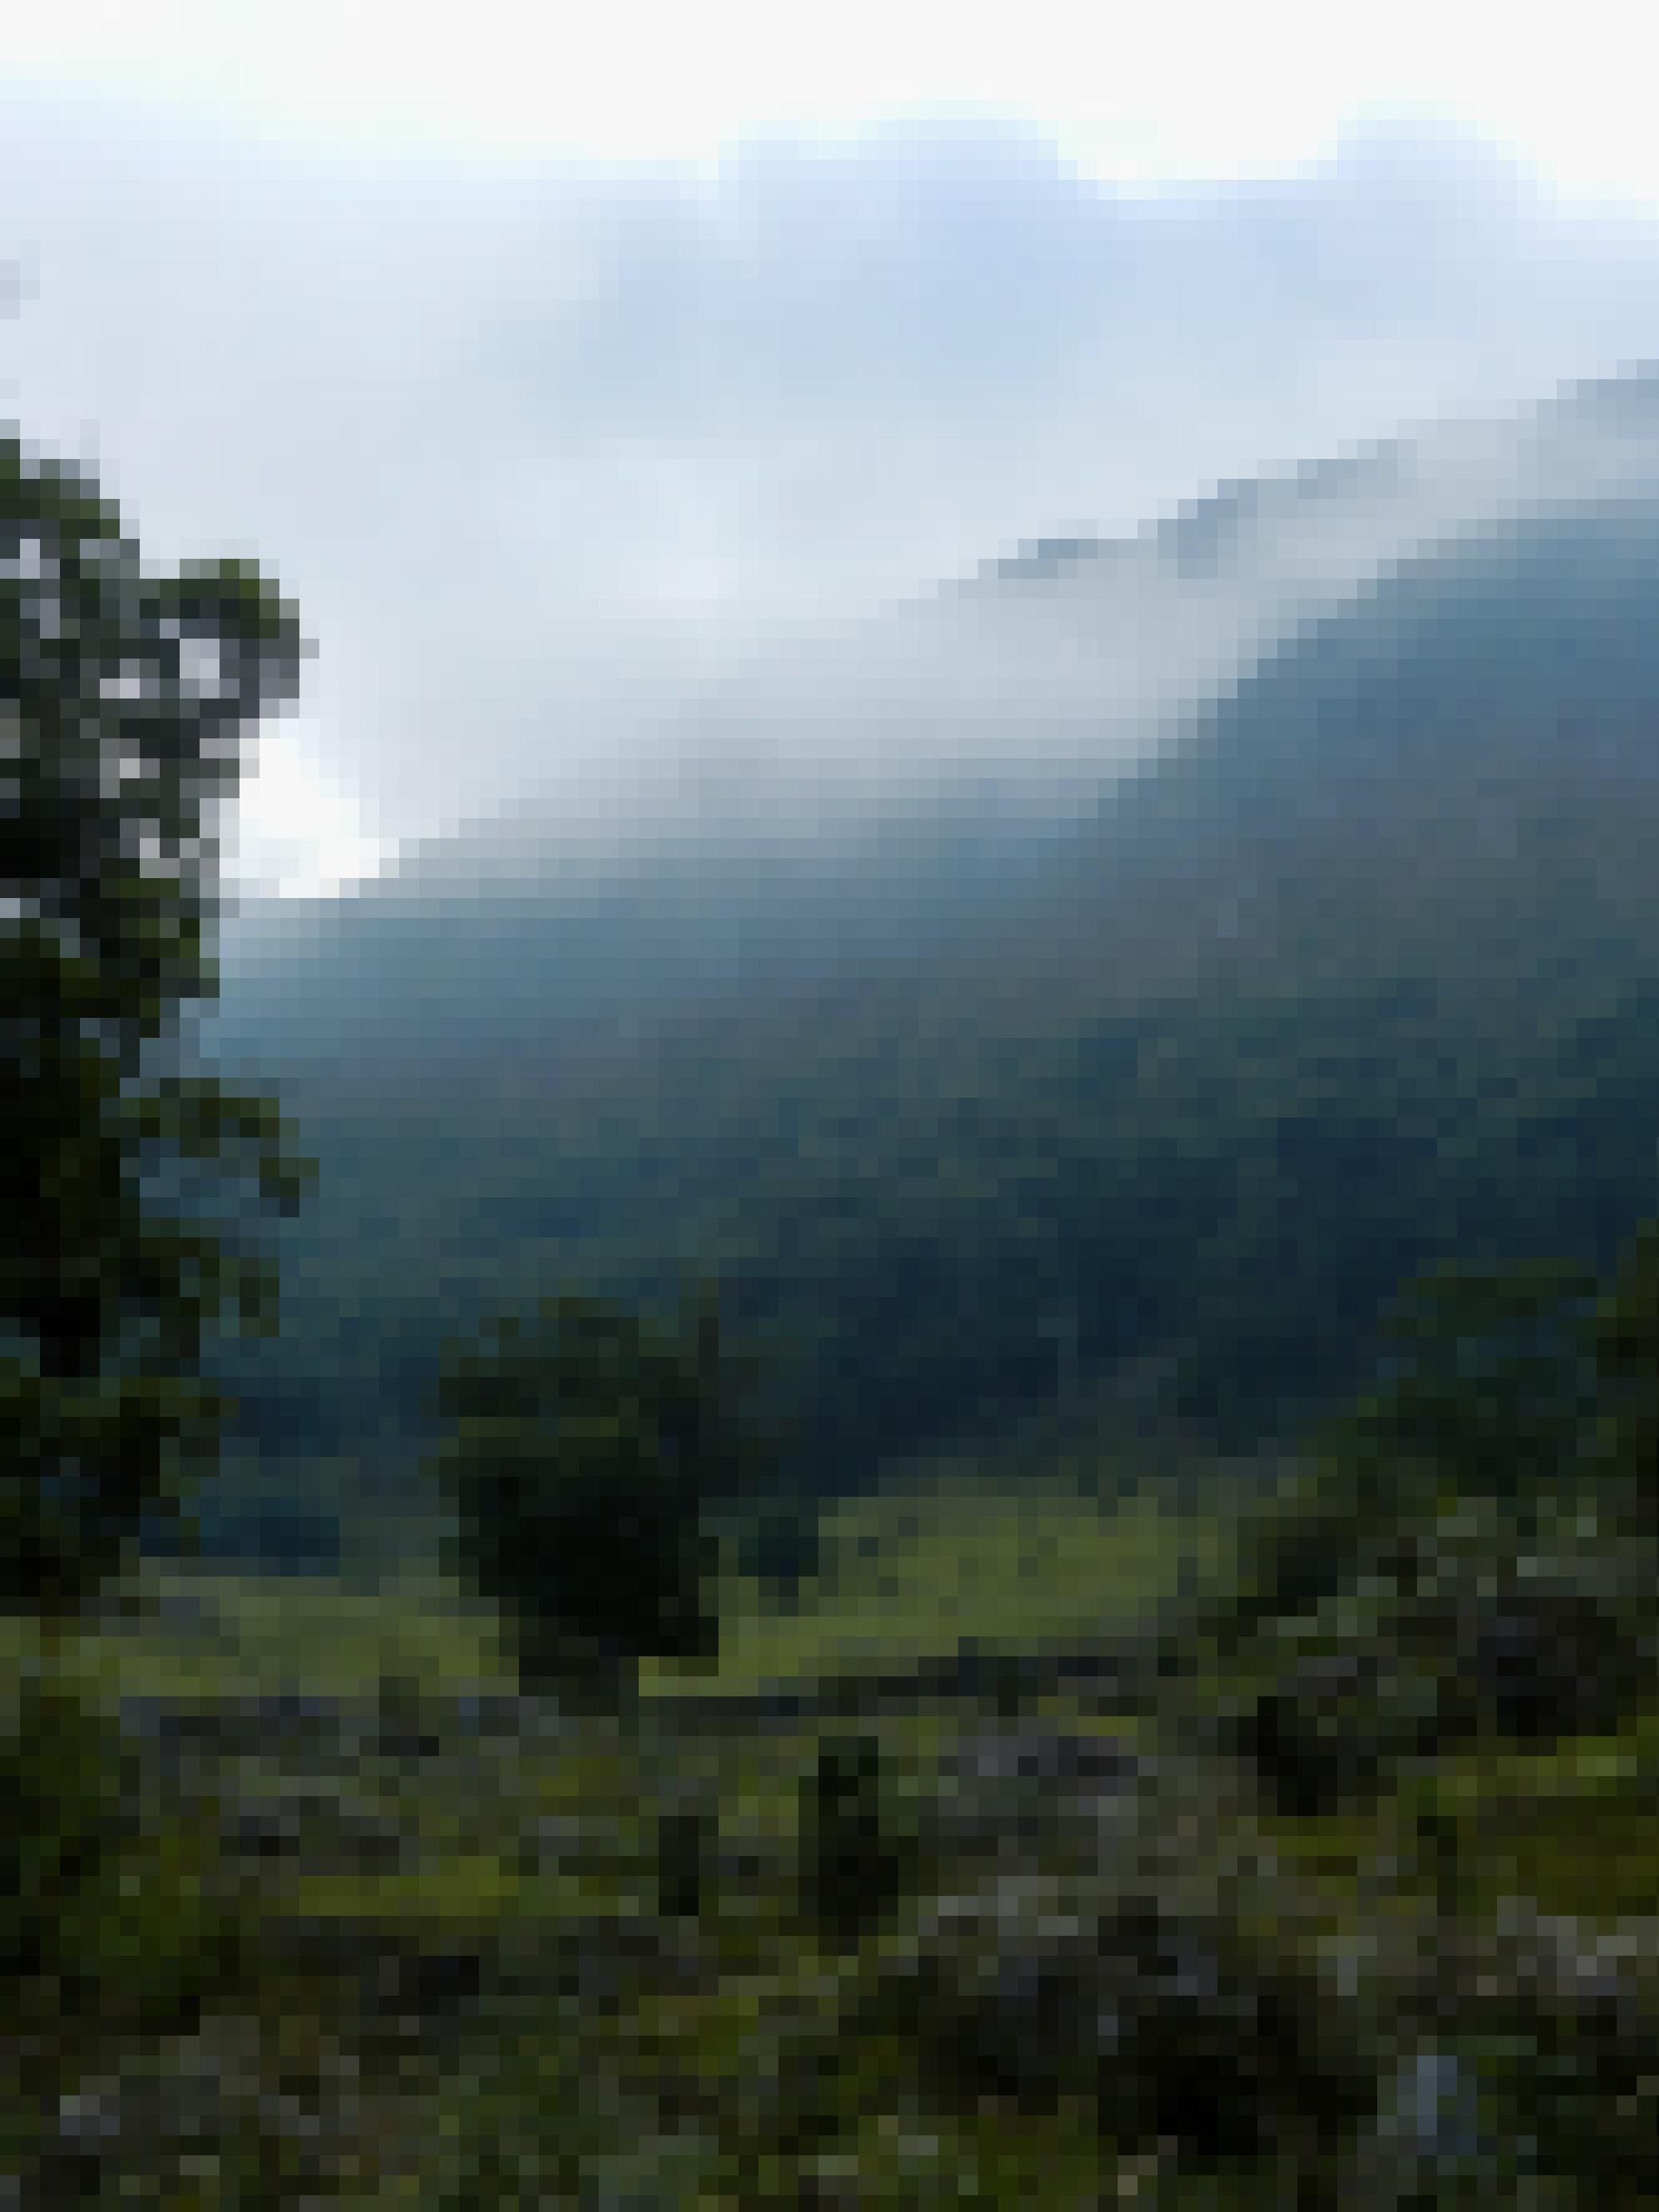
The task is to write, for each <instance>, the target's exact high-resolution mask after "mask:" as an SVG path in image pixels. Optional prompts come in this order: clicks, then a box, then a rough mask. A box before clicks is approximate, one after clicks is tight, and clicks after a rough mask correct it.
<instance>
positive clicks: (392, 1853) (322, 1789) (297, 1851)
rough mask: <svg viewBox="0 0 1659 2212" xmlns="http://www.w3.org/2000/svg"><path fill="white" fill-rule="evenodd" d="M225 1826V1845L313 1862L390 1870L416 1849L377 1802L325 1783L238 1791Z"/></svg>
mask: <svg viewBox="0 0 1659 2212" xmlns="http://www.w3.org/2000/svg"><path fill="white" fill-rule="evenodd" d="M222 1832H223V1835H224V1840H225V1844H226V1848H227V1849H228V1850H233V1851H236V1852H238V1853H240V1854H241V1855H242V1856H244V1857H256V1858H297V1857H304V1858H305V1859H306V1861H307V1863H308V1864H310V1865H312V1866H313V1867H326V1868H339V1869H343V1870H345V1871H349V1872H390V1871H391V1870H392V1869H396V1868H398V1867H402V1866H405V1865H407V1864H409V1863H410V1861H411V1860H412V1858H413V1857H414V1856H415V1852H416V1841H415V1838H413V1837H412V1836H410V1834H409V1833H408V1832H406V1831H405V1830H404V1829H403V1828H402V1827H400V1826H398V1823H397V1822H396V1821H395V1820H390V1819H388V1818H387V1817H386V1814H383V1813H381V1812H380V1810H379V1808H376V1807H375V1806H374V1805H371V1804H369V1803H368V1802H366V1801H365V1800H363V1799H362V1798H359V1797H356V1796H352V1795H351V1794H349V1792H347V1791H344V1790H340V1789H338V1788H337V1787H335V1786H333V1785H331V1784H326V1783H305V1784H295V1786H294V1787H292V1788H291V1789H289V1790H283V1791H281V1792H279V1793H277V1794H275V1795H272V1796H253V1795H252V1794H247V1795H241V1796H236V1797H234V1798H233V1799H232V1800H231V1801H230V1802H229V1803H228V1806H227V1807H226V1808H225V1811H224V1813H223V1815H222Z"/></svg>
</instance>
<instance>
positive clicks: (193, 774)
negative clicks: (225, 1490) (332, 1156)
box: [0, 438, 305, 1623]
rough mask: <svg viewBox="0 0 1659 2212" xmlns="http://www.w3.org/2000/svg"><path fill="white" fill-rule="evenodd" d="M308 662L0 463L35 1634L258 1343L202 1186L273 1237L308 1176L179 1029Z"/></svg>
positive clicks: (24, 1427)
mask: <svg viewBox="0 0 1659 2212" xmlns="http://www.w3.org/2000/svg"><path fill="white" fill-rule="evenodd" d="M302 649H303V648H302V644H301V638H300V635H299V632H298V628H297V621H296V617H295V614H294V611H293V610H292V609H291V608H290V607H289V605H287V604H286V603H285V602H284V601H283V599H282V598H281V596H280V594H279V593H278V592H277V591H276V587H275V586H274V584H272V583H270V581H268V580H265V579H264V578H263V577H262V576H261V575H260V574H259V573H258V569H257V568H255V567H254V566H253V565H252V563H250V562H241V561H231V560H227V561H220V562H207V563H200V564H195V565H191V566H187V567H185V568H183V569H182V570H181V571H180V573H179V574H177V575H176V576H168V577H152V576H147V575H146V574H144V573H143V568H142V566H141V562H140V556H139V553H138V550H137V546H136V545H135V544H133V543H132V542H131V540H129V539H128V538H125V537H124V536H123V535H122V532H121V525H120V518H119V515H118V512H117V510H116V509H115V508H114V507H112V505H111V504H109V503H108V502H107V501H105V500H104V499H103V498H102V497H101V496H100V493H99V491H98V489H97V486H96V484H95V483H94V482H93V481H92V480H91V479H90V478H89V477H87V476H85V475H84V474H82V472H80V471H77V470H76V469H74V468H72V467H70V466H68V465H62V464H59V463H56V462H52V461H48V460H45V459H39V458H37V457H35V456H34V455H33V453H31V452H30V451H29V450H28V449H27V448H26V447H25V446H24V445H23V443H22V442H21V441H19V440H17V439H15V438H13V439H9V440H6V441H0V1070H3V1073H0V1083H3V1086H4V1088H3V1105H0V1117H3V1128H4V1132H5V1139H6V1141H5V1144H4V1146H3V1148H0V1222H3V1224H4V1230H3V1243H0V1468H3V1474H0V1606H3V1607H4V1608H5V1609H6V1610H8V1611H10V1612H13V1613H24V1614H31V1615H33V1616H35V1617H37V1618H38V1619H40V1620H42V1621H43V1622H59V1623H61V1622H62V1621H64V1620H66V1619H70V1618H72V1617H73V1616H74V1615H75V1614H76V1613H78V1612H79V1611H80V1610H81V1609H82V1607H84V1605H85V1604H86V1602H87V1601H88V1600H89V1599H90V1598H91V1597H92V1596H93V1595H94V1594H95V1592H96V1591H97V1589H98V1588H99V1587H100V1584H101V1583H103V1582H104V1580H105V1579H106V1577H108V1576H109V1575H110V1574H111V1573H112V1572H113V1571H116V1570H117V1569H118V1568H119V1567H120V1566H121V1565H123V1564H124V1563H125V1560H126V1559H127V1557H128V1556H129V1554H130V1553H131V1550H132V1548H133V1547H134V1545H135V1543H136V1542H137V1540H138V1539H139V1538H140V1537H141V1536H142V1535H143V1533H144V1531H145V1530H146V1529H148V1528H154V1527H155V1526H156V1524H157V1523H158V1522H164V1521H165V1520H167V1518H170V1517H171V1518H175V1519H176V1518H177V1517H178V1515H179V1506H180V1504H181V1503H182V1497H183V1479H184V1476H185V1474H186V1473H187V1472H189V1471H190V1470H191V1469H192V1468H194V1469H197V1470H200V1469H203V1468H207V1467H210V1465H211V1464H212V1461H213V1457H214V1454H215V1450H216V1444H217V1441H218V1437H219V1435H220V1432H221V1428H222V1422H223V1420H224V1418H225V1416H226V1413H227V1412H228V1407H227V1405H226V1403H225V1401H223V1399H222V1395H220V1394H218V1393H216V1391H214V1390H213V1389H210V1388H209V1387H208V1386H207V1385H206V1384H205V1383H204V1382H203V1381H202V1379H201V1377H200V1374H199V1363H200V1358H201V1354H202V1351H203V1346H204V1334H205V1332H206V1331H207V1330H208V1329H209V1328H210V1326H212V1325H213V1324H215V1323H216V1322H217V1321H218V1320H219V1318H220V1317H221V1316H222V1314H223V1313H224V1311H225V1310H226V1309H227V1308H228V1306H230V1305H232V1304H234V1306H235V1308H236V1309H237V1312H238V1316H239V1318H240V1321H241V1322H242V1323H243V1324H245V1325H252V1326H255V1327H260V1326H264V1325H266V1324H268V1322H269V1316H270V1303H271V1297H272V1293H273V1291H274V1287H275V1285H274V1280H273V1277H272V1273H271V1270H270V1267H269V1266H268V1265H267V1264H265V1263H264V1262H262V1261H260V1260H258V1258H257V1257H256V1256H253V1255H251V1254H250V1253H249V1252H247V1251H246V1249H242V1248H241V1247H240V1244H233V1243H232V1242H231V1240H230V1239H229V1237H228V1236H226V1235H225V1234H223V1233H222V1231H219V1230H216V1228H215V1227H214V1226H213V1225H212V1224H211V1221H210V1220H209V1219H206V1218H204V1216H203V1215H202V1213H201V1212H200V1210H199V1209H197V1211H196V1212H191V1209H190V1207H189V1206H188V1205H187V1204H186V1200H187V1198H188V1196H189V1189H190V1185H191V1180H192V1175H193V1173H194V1171H195V1170H208V1169H213V1168H216V1169H218V1170H221V1171H222V1172H223V1173H228V1174H231V1175H242V1174H249V1173H251V1174H252V1175H255V1176H257V1177H258V1185H259V1188H260V1192H261V1194H262V1195H263V1196H264V1197H265V1198H266V1199H268V1200H271V1201H273V1202H276V1203H277V1204H279V1205H281V1206H283V1208H284V1209H285V1210H286V1209H289V1208H291V1206H293V1204H294V1203H295V1200H297V1198H298V1196H299V1194H300V1190H301V1187H302V1185H303V1182H304V1180H305V1170H304V1168H303V1167H302V1166H301V1164H299V1163H298V1162H297V1161H296V1160H295V1159H294V1158H292V1157H291V1156H290V1155H289V1153H288V1152H286V1151H285V1149H284V1138H285V1133H284V1130H283V1124H282V1121H281V1119H280V1117H279V1116H278V1115H277V1114H276V1110H275V1109H274V1108H273V1107H272V1106H271V1105H270V1103H267V1102H265V1101H264V1100H261V1099H259V1098H257V1097H253V1096H251V1095H248V1094H246V1093H241V1092H236V1091H231V1090H228V1089H227V1088H225V1087H223V1086H222V1085H220V1084H219V1083H218V1082H216V1081H215V1080H213V1079H211V1078H210V1077H207V1076H204V1075H202V1074H200V1073H192V1072H191V1071H190V1070H189V1069H188V1068H187V1067H186V1066H185V1065H184V1064H183V1061H182V1059H181V1055H180V1054H179V1052H178V1049H177V1047H178V1043H179V1036H178V1024H179V1013H180V1011H181V1009H182V1008H183V1007H184V1006H185V1004H186V1003H187V1002H189V1001H191V1000H197V999H200V998H204V997H209V996H210V995H211V994H212V992H213V989H214V987H215V981H216V978H215V971H214V970H213V969H212V967H211V965H210V960H209V957H208V954H207V951H206V937H207V928H208V925H209V923H210V921H211V919H212V917H213V913H214V902H213V899H212V896H211V895H210V860H211V858H212V854H213V851H214V847H213V843H212V841H211V838H210V836H204V829H205V828H207V827H208V826H210V825H208V824H207V823H204V807H205V805H206V802H207V801H208V800H209V799H210V798H211V797H213V796H214V795H216V794H222V793H227V792H228V791H229V790H230V789H231V788H233V787H234V782H235V779H236V775H237V769H238V758H237V751H236V741H237V738H238V735H239V733H240V731H241V729H242V727H243V726H244V725H245V724H246V723H247V722H248V721H249V720H252V718H253V717H255V716H257V715H258V714H259V713H260V712H261V711H262V710H263V709H264V708H265V707H267V706H268V705H270V704H271V703H273V702H276V701H277V700H278V699H281V698H283V697H285V696H288V695H289V693H290V692H291V691H292V690H293V689H294V688H295V684H296V683H297V677H298V670H299V664H300V660H301V653H302ZM158 1178H159V1183H160V1189H159V1191H158V1189H157V1188H156V1187H155V1184H156V1179H158Z"/></svg>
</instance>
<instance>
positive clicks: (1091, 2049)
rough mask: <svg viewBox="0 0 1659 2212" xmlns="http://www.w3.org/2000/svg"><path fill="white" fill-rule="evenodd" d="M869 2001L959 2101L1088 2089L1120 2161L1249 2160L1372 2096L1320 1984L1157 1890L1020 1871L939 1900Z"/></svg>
mask: <svg viewBox="0 0 1659 2212" xmlns="http://www.w3.org/2000/svg"><path fill="white" fill-rule="evenodd" d="M878 2002H880V2004H881V2005H882V2006H883V2007H884V2017H885V2019H886V2021H888V2022H889V2023H890V2024H892V2025H898V2026H901V2027H902V2028H903V2030H904V2031H905V2032H907V2033H909V2034H912V2035H914V2036H915V2039H916V2041H917V2045H918V2048H919V2050H920V2051H921V2052H922V2054H923V2061H924V2064H925V2065H927V2067H928V2068H929V2069H930V2070H931V2072H932V2074H933V2079H934V2081H935V2083H936V2085H937V2086H938V2087H940V2088H941V2089H942V2090H943V2091H944V2093H945V2095H946V2096H947V2098H948V2099H949V2100H951V2102H952V2103H953V2104H955V2105H956V2106H957V2107H958V2108H959V2109H965V2110H969V2111H972V2110H974V2109H975V2108H976V2107H977V2106H980V2104H981V2101H982V2100H984V2099H986V2098H987V2097H1000V2098H1003V2099H1005V2100H1010V2101H1012V2102H1013V2103H1014V2104H1015V2105H1017V2106H1019V2107H1020V2108H1022V2109H1024V2110H1028V2111H1032V2112H1046V2111H1049V2110H1052V2109H1053V2108H1054V2104H1055V2102H1056V2100H1058V2099H1059V2098H1060V2097H1061V2096H1079V2095H1081V2096H1087V2097H1091V2098H1092V2099H1093V2100H1095V2102H1096V2105H1097V2110H1098V2112H1099V2113H1100V2116H1101V2125H1102V2130H1103V2133H1104V2134H1105V2135H1106V2136H1108V2137H1109V2138H1110V2139H1111V2141H1112V2142H1114V2143H1115V2145H1116V2147H1117V2148H1120V2149H1121V2150H1123V2151H1126V2152H1134V2151H1137V2150H1140V2149H1144V2148H1147V2147H1149V2146H1151V2145H1153V2144H1156V2143H1158V2142H1162V2141H1164V2140H1169V2141H1170V2142H1175V2143H1176V2144H1177V2145H1178V2146H1179V2147H1180V2148H1181V2150H1182V2154H1183V2155H1184V2156H1185V2157H1186V2158H1187V2159H1188V2160H1190V2161H1191V2162H1193V2163H1195V2164H1199V2165H1202V2164H1205V2163H1206V2162H1211V2161H1214V2160H1223V2159H1227V2158H1232V2157H1249V2156H1255V2155H1257V2154H1260V2153H1261V2152H1262V2151H1263V2150H1264V2149H1266V2148H1269V2147H1270V2146H1271V2145H1272V2143H1273V2141H1274V2140H1275V2138H1276V2137H1277V2136H1279V2133H1280V2132H1281V2131H1282V2130H1286V2129H1294V2130H1304V2131H1307V2130H1312V2131H1316V2130H1318V2129H1319V2128H1320V2127H1322V2126H1323V2127H1325V2128H1327V2129H1328V2130H1332V2131H1338V2130H1340V2129H1341V2128H1343V2127H1346V2126H1347V2125H1349V2124H1352V2121H1353V2120H1354V2119H1355V2118H1356V2117H1357V2116H1358V2115H1360V2114H1363V2113H1364V2112H1365V2111H1366V2110H1368V2109H1369V2106H1370V2099H1371V2096H1372V2094H1373V2090H1372V2086H1371V2084H1370V2081H1369V2079H1368V2077H1367V2075H1366V2072H1365V2069H1364V2066H1363V2065H1362V2064H1361V2063H1360V2062H1359V2060H1358V2057H1357V2056H1355V2055H1353V2054H1352V2053H1350V2052H1349V2051H1348V2050H1347V2049H1346V2044H1345V2039H1344V2037H1343V2035H1342V2033H1341V2032H1340V2028H1339V2027H1337V2026H1336V2025H1335V2023H1334V2020H1333V2017H1332V2013H1333V2005H1332V1997H1331V1993H1330V1992H1329V1991H1328V1990H1325V1989H1323V1988H1322V1986H1316V1984H1315V1983H1314V1982H1313V1980H1312V1979H1311V1978H1308V1977H1304V1976H1302V1975H1299V1974H1298V1973H1297V1972H1294V1971H1292V1970H1291V1969H1290V1968H1289V1967H1287V1966H1273V1965H1271V1964H1269V1963H1267V1962H1266V1961H1265V1960H1262V1959H1261V1958H1259V1957H1255V1956H1253V1955H1251V1954H1250V1953H1249V1950H1248V1949H1247V1948H1246V1947H1245V1946H1244V1945H1243V1943H1242V1942H1241V1941H1240V1939H1239V1937H1238V1936H1237V1932H1236V1930H1234V1929H1232V1928H1231V1926H1230V1925H1229V1924H1228V1923H1226V1921H1225V1919H1224V1918H1223V1917H1221V1916H1220V1915H1219V1914H1218V1913H1215V1912H1205V1911H1198V1910H1194V1909H1192V1908H1190V1907H1188V1906H1185V1905H1180V1904H1178V1903H1176V1902H1175V1901H1173V1900H1171V1899H1164V1898H1162V1897H1158V1896H1157V1895H1155V1894H1153V1893H1150V1892H1149V1893H1146V1894H1144V1895H1140V1896H1134V1895H1131V1894H1127V1893H1126V1894H1124V1895H1122V1896H1121V1897H1119V1898H1118V1899H1115V1900H1114V1901H1110V1902H1103V1901H1100V1900H1099V1899H1095V1898H1092V1897H1091V1896H1090V1895H1089V1894H1088V1893H1087V1892H1086V1890H1085V1891H1082V1892H1079V1890H1078V1889H1077V1888H1076V1887H1075V1886H1073V1885H1071V1884H1068V1883H1067V1882H1066V1881H1063V1880H1060V1879H1059V1878H1054V1879H1045V1878H1043V1877H1042V1876H1041V1875H1031V1874H1024V1873H1022V1874H1019V1875H1010V1876H1006V1877H1004V1878H1003V1879H1002V1880H1000V1881H997V1882H995V1883H993V1884H990V1885H987V1887H985V1888H983V1889H981V1890H980V1891H978V1892H975V1893H969V1894H966V1895H958V1896H956V1897H951V1898H943V1899H938V1900H936V1901H935V1903H934V1904H933V1905H932V1906H931V1907H929V1908H927V1910H926V1911H924V1912H923V1913H922V1915H921V1917H920V1919H919V1920H918V1922H917V1923H916V1925H915V1928H914V1929H913V1930H912V1931H911V1934H910V1936H909V1938H908V1941H907V1942H906V1943H905V1945H904V1946H903V1947H902V1951H898V1952H896V1954H895V1958H894V1961H893V1963H892V1964H890V1966H889V1968H888V1970H887V1975H886V1979H885V1983H884V1991H883V1996H882V1997H881V1999H880V2000H879V2001H878Z"/></svg>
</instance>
